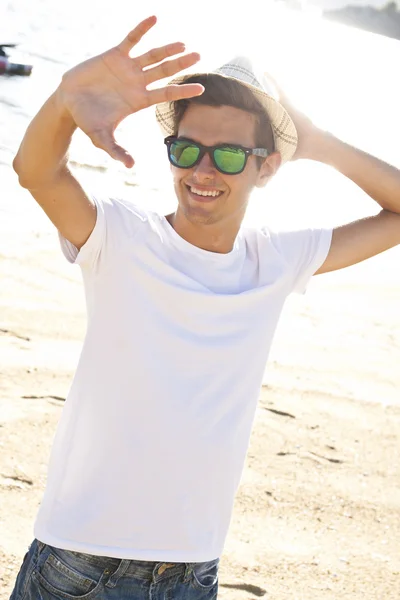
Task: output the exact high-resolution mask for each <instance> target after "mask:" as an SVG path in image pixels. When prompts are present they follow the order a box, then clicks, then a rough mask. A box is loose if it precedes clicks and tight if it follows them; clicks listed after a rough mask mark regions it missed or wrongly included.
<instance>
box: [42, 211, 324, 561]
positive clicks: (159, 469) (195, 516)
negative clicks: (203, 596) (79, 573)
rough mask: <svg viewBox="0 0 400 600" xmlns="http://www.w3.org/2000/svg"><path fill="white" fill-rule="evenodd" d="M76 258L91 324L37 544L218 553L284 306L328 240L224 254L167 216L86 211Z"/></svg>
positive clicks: (246, 232)
mask: <svg viewBox="0 0 400 600" xmlns="http://www.w3.org/2000/svg"><path fill="white" fill-rule="evenodd" d="M96 204H97V221H96V225H95V228H94V230H93V232H92V234H91V236H90V238H89V239H88V241H87V242H86V244H85V245H84V246H83V247H82V248H81V250H80V251H79V252H78V250H77V249H76V248H75V247H74V246H73V245H72V244H70V243H69V242H67V241H66V240H64V239H61V244H62V248H63V252H64V254H65V256H66V257H67V259H68V260H69V261H70V262H75V263H77V264H79V265H80V267H81V269H82V273H83V280H84V286H85V292H86V301H87V313H88V326H87V333H86V337H85V341H84V344H83V349H82V353H81V357H80V360H79V364H78V367H77V371H76V374H75V377H74V380H73V383H72V387H71V390H70V392H69V395H68V398H67V400H66V403H65V406H64V409H63V413H62V417H61V420H60V423H59V426H58V429H57V433H56V437H55V441H54V445H53V450H52V455H51V459H50V465H49V473H48V481H47V487H46V491H45V495H44V498H43V502H42V505H41V507H40V510H39V514H38V517H37V520H36V524H35V535H36V537H37V538H38V539H39V540H41V541H42V542H44V543H48V544H50V545H53V546H56V547H59V548H63V549H66V550H73V551H78V552H87V553H90V554H95V555H103V556H111V557H117V558H127V559H137V560H151V561H167V562H201V561H207V560H212V559H214V558H217V557H219V556H220V555H221V553H222V550H223V545H224V541H225V537H226V534H227V530H228V526H229V522H230V518H231V513H232V506H233V501H234V495H235V492H236V490H237V487H238V484H239V480H240V477H241V473H242V468H243V464H244V460H245V455H246V451H247V447H248V442H249V437H250V432H251V427H252V423H253V419H254V414H255V410H256V404H257V399H258V396H259V392H260V386H261V383H262V378H263V373H264V369H265V364H266V360H267V356H268V352H269V349H270V346H271V342H272V338H273V334H274V331H275V328H276V325H277V322H278V318H279V316H280V313H281V310H282V307H283V304H284V301H285V299H286V297H287V296H288V294H289V293H290V292H292V291H294V290H297V291H303V290H304V288H305V285H306V283H307V281H308V280H309V278H310V277H311V276H312V275H313V273H315V271H316V270H317V269H318V268H319V267H320V266H321V264H322V263H323V261H324V260H325V258H326V255H327V253H328V250H329V246H330V242H331V231H330V230H305V231H296V232H286V233H272V232H270V231H268V230H267V229H263V230H252V229H246V228H243V229H241V231H240V232H239V234H238V237H237V239H236V242H235V245H234V248H233V250H232V251H231V252H229V253H228V254H217V253H212V252H208V251H206V250H202V249H200V248H198V247H196V246H192V245H191V244H189V243H188V242H186V241H185V240H183V239H182V238H181V237H180V236H179V235H178V234H177V233H176V232H175V230H174V229H173V228H172V227H171V225H170V224H169V223H168V221H167V220H166V219H165V217H163V216H160V215H158V214H155V213H151V212H146V211H144V210H142V209H139V208H137V207H136V206H134V205H132V204H131V203H129V202H126V201H122V200H107V201H99V200H96Z"/></svg>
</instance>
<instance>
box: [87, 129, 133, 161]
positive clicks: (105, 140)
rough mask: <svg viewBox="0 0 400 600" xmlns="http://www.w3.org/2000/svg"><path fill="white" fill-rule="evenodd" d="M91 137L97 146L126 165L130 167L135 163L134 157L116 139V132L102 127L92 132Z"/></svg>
mask: <svg viewBox="0 0 400 600" xmlns="http://www.w3.org/2000/svg"><path fill="white" fill-rule="evenodd" d="M89 137H90V139H91V140H92V143H93V145H94V146H96V148H100V149H101V150H104V151H105V152H107V154H108V155H109V156H111V158H113V159H114V160H118V161H120V162H122V163H123V164H124V165H125V167H127V168H128V169H130V168H131V167H133V165H134V164H135V161H134V160H133V157H132V156H131V155H130V154H129V152H127V151H126V150H125V148H122V146H120V145H119V144H117V142H116V141H115V137H114V133H113V132H112V131H106V130H104V129H101V130H99V131H94V132H92V133H91V134H90V136H89Z"/></svg>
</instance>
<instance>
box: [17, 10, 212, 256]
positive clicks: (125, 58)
mask: <svg viewBox="0 0 400 600" xmlns="http://www.w3.org/2000/svg"><path fill="white" fill-rule="evenodd" d="M155 23H156V18H155V17H149V18H148V19H145V20H144V21H142V22H141V23H140V24H139V25H138V26H137V27H136V28H135V29H133V30H132V31H131V32H130V33H129V34H128V35H127V37H126V38H125V39H124V40H123V41H122V42H121V43H120V44H119V45H118V46H116V47H115V48H111V49H110V50H108V51H106V52H104V53H103V54H100V55H99V56H96V57H94V58H91V59H89V60H87V61H85V62H83V63H80V64H79V65H77V66H76V67H74V68H73V69H71V70H70V71H68V72H67V73H66V74H65V75H64V76H63V78H62V82H61V84H60V86H59V87H58V89H57V90H56V92H55V93H54V94H53V95H52V96H50V98H49V99H48V100H47V102H46V103H45V104H44V106H43V107H42V108H41V110H40V111H39V113H38V114H37V115H36V117H35V118H34V119H33V121H32V123H31V124H30V126H29V127H28V129H27V131H26V134H25V136H24V139H23V141H22V143H21V146H20V148H19V150H18V153H17V155H16V157H15V159H14V163H13V166H14V169H15V171H16V172H17V174H18V176H19V181H20V183H21V185H22V186H23V187H25V188H27V189H28V190H29V191H30V192H31V194H32V196H33V197H34V198H35V200H37V202H38V203H39V204H40V206H41V207H42V208H43V210H44V211H45V212H46V214H47V215H48V217H49V218H50V220H51V221H52V222H53V223H54V225H55V226H56V227H57V229H58V230H59V231H60V233H61V234H62V235H63V236H64V237H65V238H66V239H67V240H69V241H70V242H71V243H72V244H74V245H75V246H76V247H77V248H81V247H82V246H83V244H84V243H85V242H86V240H87V239H88V237H89V236H90V234H91V232H92V230H93V228H94V225H95V221H96V208H95V206H94V204H93V202H92V201H91V200H90V198H89V197H88V196H87V195H86V194H85V192H84V190H83V189H82V187H81V186H80V184H79V183H78V181H77V180H76V179H75V178H74V177H73V175H72V174H71V172H70V170H69V169H68V155H67V152H68V148H69V145H70V143H71V139H72V135H73V133H74V131H75V129H76V128H77V127H79V128H80V129H82V131H84V132H85V133H86V134H87V135H88V136H89V138H90V139H91V141H92V142H93V144H94V145H95V146H96V147H98V148H101V149H103V150H105V151H106V152H107V153H108V154H109V155H110V156H111V157H112V158H114V159H115V160H119V161H121V162H123V163H124V164H125V166H126V167H132V166H133V164H134V160H133V158H132V156H130V154H128V152H127V151H126V150H124V148H121V146H119V145H118V144H117V143H116V141H115V138H114V132H115V129H116V128H117V126H118V125H119V123H121V121H122V120H123V119H125V118H126V117H127V116H128V115H130V114H133V113H134V112H137V111H139V110H142V109H143V108H147V107H148V106H151V105H152V104H156V103H159V102H165V101H167V100H177V99H180V98H189V97H191V96H196V95H199V94H201V93H202V92H203V87H202V86H200V85H198V84H187V85H182V86H178V85H175V86H167V87H163V88H159V89H154V90H148V89H147V86H148V85H150V84H152V83H154V82H156V81H158V80H159V79H162V78H164V77H169V76H170V75H175V74H176V73H178V72H179V71H181V70H182V69H186V68H187V67H190V66H191V65H193V64H194V63H196V62H197V61H198V60H199V58H200V57H199V55H198V54H196V53H191V54H187V55H185V56H181V57H178V58H174V59H172V60H169V61H165V60H164V59H166V58H168V57H171V56H172V57H173V56H175V55H176V54H179V53H181V52H183V50H184V45H183V44H181V43H174V44H168V45H166V46H162V47H161V48H154V49H152V50H150V51H149V52H146V53H145V54H143V55H141V56H139V57H136V58H131V57H130V54H129V53H130V51H131V50H132V48H133V46H135V45H136V44H137V43H138V42H139V41H140V39H141V38H142V37H143V35H144V34H145V33H147V31H148V30H149V29H151V27H153V25H154V24H155ZM163 61H164V62H163Z"/></svg>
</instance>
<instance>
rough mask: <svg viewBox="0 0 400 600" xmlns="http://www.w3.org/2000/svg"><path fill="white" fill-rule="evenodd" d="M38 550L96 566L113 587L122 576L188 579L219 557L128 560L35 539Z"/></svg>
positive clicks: (145, 578) (155, 579)
mask: <svg viewBox="0 0 400 600" xmlns="http://www.w3.org/2000/svg"><path fill="white" fill-rule="evenodd" d="M36 542H37V544H38V546H39V551H40V552H42V550H44V549H45V548H46V547H47V548H51V550H52V551H53V553H55V554H56V555H57V556H58V557H59V558H60V559H61V560H63V559H64V560H66V559H68V556H69V558H70V559H73V560H74V562H75V563H76V566H78V565H79V563H81V566H82V567H83V568H84V566H85V565H87V566H91V567H97V568H99V569H101V570H102V571H104V572H105V573H107V574H108V575H110V578H109V580H108V586H109V587H113V582H115V583H116V582H117V580H118V579H119V578H120V577H122V576H129V575H131V576H134V577H135V578H137V579H143V580H149V581H150V580H151V581H157V580H160V579H166V578H169V577H178V576H181V577H182V578H183V579H184V580H186V579H188V578H189V577H190V575H191V573H192V571H193V570H196V568H198V567H200V568H201V565H206V564H209V563H215V564H218V562H219V559H214V560H212V561H205V562H203V563H182V562H180V563H179V562H176V563H173V562H157V561H145V560H128V559H119V558H111V557H107V556H96V555H94V554H85V553H83V552H75V551H73V550H62V549H60V548H54V547H53V546H51V547H50V546H48V544H44V543H43V542H40V541H39V540H36Z"/></svg>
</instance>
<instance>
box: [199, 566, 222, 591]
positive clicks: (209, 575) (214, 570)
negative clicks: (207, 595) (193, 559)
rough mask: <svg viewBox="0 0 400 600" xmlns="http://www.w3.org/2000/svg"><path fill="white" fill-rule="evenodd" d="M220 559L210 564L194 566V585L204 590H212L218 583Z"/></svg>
mask: <svg viewBox="0 0 400 600" xmlns="http://www.w3.org/2000/svg"><path fill="white" fill-rule="evenodd" d="M218 567H219V559H218V558H216V559H215V560H210V561H209V562H203V563H194V565H193V585H194V587H197V588H200V589H202V590H204V589H206V590H208V589H211V588H213V587H214V586H215V585H217V583H218Z"/></svg>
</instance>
